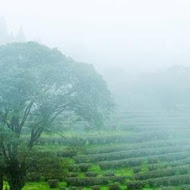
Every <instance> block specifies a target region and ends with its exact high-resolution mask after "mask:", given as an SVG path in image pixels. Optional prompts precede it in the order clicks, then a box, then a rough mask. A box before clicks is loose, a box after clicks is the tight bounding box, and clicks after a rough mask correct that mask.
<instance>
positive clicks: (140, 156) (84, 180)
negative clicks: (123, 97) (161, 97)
mask: <svg viewBox="0 0 190 190" xmlns="http://www.w3.org/2000/svg"><path fill="white" fill-rule="evenodd" d="M107 126H109V127H106V129H105V131H100V132H88V133H87V135H86V134H83V133H82V132H81V134H80V135H79V136H78V137H77V136H73V137H69V138H67V139H63V138H58V137H57V138H51V140H50V139H47V138H45V137H44V138H42V139H41V141H40V142H39V144H47V143H48V144H52V146H54V145H56V146H58V144H59V146H64V145H67V144H69V143H73V144H75V145H76V144H77V145H80V144H81V145H85V148H84V149H79V150H78V153H76V152H75V153H73V155H72V154H70V155H69V154H68V155H66V152H64V150H61V149H60V150H59V151H58V152H59V155H60V156H63V157H65V156H72V165H70V167H69V173H68V175H67V177H66V178H65V181H66V182H67V186H68V187H69V189H93V190H97V189H102V190H106V189H110V190H114V189H128V190H141V189H146V190H150V189H156V190H158V189H159V190H178V189H182V190H190V111H189V110H185V109H183V110H178V111H131V112H121V113H119V114H117V115H115V116H114V117H113V118H112V119H111V121H109V122H108V123H107ZM68 187H67V188H68ZM84 187H85V188H84ZM63 189H66V187H63Z"/></svg>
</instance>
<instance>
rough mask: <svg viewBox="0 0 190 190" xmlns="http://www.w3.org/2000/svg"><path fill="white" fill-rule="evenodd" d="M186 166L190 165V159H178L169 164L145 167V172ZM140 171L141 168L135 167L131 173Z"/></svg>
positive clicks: (163, 163)
mask: <svg viewBox="0 0 190 190" xmlns="http://www.w3.org/2000/svg"><path fill="white" fill-rule="evenodd" d="M186 164H190V159H189V158H186V159H183V158H182V159H179V160H174V161H169V162H165V161H164V162H162V163H155V164H149V165H147V166H146V167H147V170H148V171H154V170H158V169H163V168H168V167H170V168H171V167H176V166H183V165H186ZM141 170H142V166H135V167H133V172H134V173H139V172H141Z"/></svg>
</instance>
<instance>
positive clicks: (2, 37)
mask: <svg viewBox="0 0 190 190" xmlns="http://www.w3.org/2000/svg"><path fill="white" fill-rule="evenodd" d="M25 41H26V38H25V34H24V31H23V29H22V27H20V28H19V31H18V32H17V33H16V34H13V33H12V32H9V31H8V28H7V23H6V20H5V19H4V18H3V17H2V18H0V45H3V44H6V43H11V42H25Z"/></svg>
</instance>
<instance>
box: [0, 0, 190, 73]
mask: <svg viewBox="0 0 190 190" xmlns="http://www.w3.org/2000/svg"><path fill="white" fill-rule="evenodd" d="M189 8H190V2H189V1H188V0H160V1H152V0H143V1H142V0H133V1H130V0H103V1H102V0H93V1H89V0H78V1H77V0H69V1H67V0H54V1H53V0H49V1H45V0H33V1H26V0H16V1H11V0H6V1H5V0H1V6H0V16H1V17H4V18H5V19H6V21H7V25H8V29H9V31H10V32H11V31H12V32H13V33H16V32H17V31H18V29H19V27H20V26H22V28H23V30H24V33H25V36H26V39H27V40H35V41H40V42H41V43H44V44H47V45H49V46H51V47H58V48H59V49H61V50H62V52H63V53H64V54H66V55H68V56H71V57H72V58H74V59H76V60H78V61H82V62H88V63H90V64H94V65H95V66H96V67H97V68H98V69H99V71H100V72H102V73H104V74H105V73H106V71H107V72H108V70H107V69H108V68H109V69H110V68H111V70H115V69H117V70H119V71H121V70H122V71H125V72H127V73H141V72H147V71H156V70H160V69H165V68H167V67H169V66H172V65H186V66H189V64H190V63H189V60H190V56H189V50H190V45H189V44H190V43H189V42H190V37H189V33H190V22H189V21H190V12H189Z"/></svg>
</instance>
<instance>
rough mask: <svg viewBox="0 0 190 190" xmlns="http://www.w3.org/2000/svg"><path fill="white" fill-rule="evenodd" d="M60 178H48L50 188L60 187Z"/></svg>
mask: <svg viewBox="0 0 190 190" xmlns="http://www.w3.org/2000/svg"><path fill="white" fill-rule="evenodd" d="M58 183H59V180H57V179H50V180H48V185H49V187H50V188H56V187H58Z"/></svg>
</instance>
